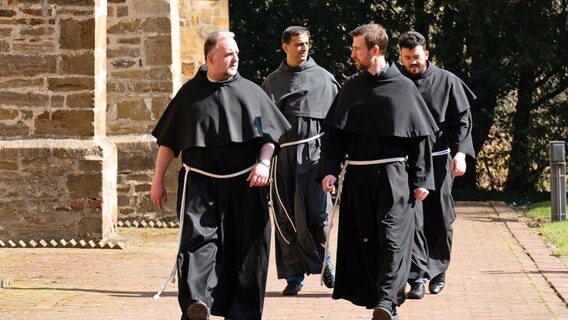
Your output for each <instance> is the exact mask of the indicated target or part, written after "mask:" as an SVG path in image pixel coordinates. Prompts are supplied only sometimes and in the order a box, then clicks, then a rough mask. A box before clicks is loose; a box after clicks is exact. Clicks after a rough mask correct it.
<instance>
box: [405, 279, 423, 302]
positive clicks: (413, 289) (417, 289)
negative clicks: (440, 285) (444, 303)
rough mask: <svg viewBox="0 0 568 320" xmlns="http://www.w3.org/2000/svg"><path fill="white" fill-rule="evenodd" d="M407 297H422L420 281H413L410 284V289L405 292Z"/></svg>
mask: <svg viewBox="0 0 568 320" xmlns="http://www.w3.org/2000/svg"><path fill="white" fill-rule="evenodd" d="M406 297H407V298H408V299H422V298H424V284H423V283H422V282H413V283H412V284H411V285H410V291H408V293H407V294H406Z"/></svg>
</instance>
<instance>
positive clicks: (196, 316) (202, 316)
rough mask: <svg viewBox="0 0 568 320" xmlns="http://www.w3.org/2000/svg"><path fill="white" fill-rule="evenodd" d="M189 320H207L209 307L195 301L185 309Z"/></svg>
mask: <svg viewBox="0 0 568 320" xmlns="http://www.w3.org/2000/svg"><path fill="white" fill-rule="evenodd" d="M187 317H188V318H189V320H209V307H207V305H206V304H205V303H203V302H202V301H195V302H194V303H192V304H191V305H190V306H189V307H188V308H187Z"/></svg>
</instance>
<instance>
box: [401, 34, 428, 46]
mask: <svg viewBox="0 0 568 320" xmlns="http://www.w3.org/2000/svg"><path fill="white" fill-rule="evenodd" d="M398 46H399V47H400V49H402V48H406V49H410V50H412V49H414V48H416V47H418V46H422V48H424V49H426V38H424V36H423V35H421V34H420V32H417V31H407V32H405V33H403V34H401V35H400V37H399V38H398Z"/></svg>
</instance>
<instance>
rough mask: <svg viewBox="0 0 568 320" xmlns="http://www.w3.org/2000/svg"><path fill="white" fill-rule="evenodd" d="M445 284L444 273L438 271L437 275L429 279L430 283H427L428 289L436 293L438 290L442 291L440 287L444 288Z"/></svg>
mask: <svg viewBox="0 0 568 320" xmlns="http://www.w3.org/2000/svg"><path fill="white" fill-rule="evenodd" d="M445 285H446V274H445V273H440V274H439V275H437V276H435V277H434V278H432V280H430V283H428V290H430V293H431V294H438V293H440V291H442V289H444V286H445Z"/></svg>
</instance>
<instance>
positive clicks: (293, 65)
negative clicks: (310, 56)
mask: <svg viewBox="0 0 568 320" xmlns="http://www.w3.org/2000/svg"><path fill="white" fill-rule="evenodd" d="M304 63H306V61H299V62H298V61H290V60H288V59H286V64H287V65H288V67H290V68H297V67H299V66H301V65H303V64H304Z"/></svg>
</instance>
